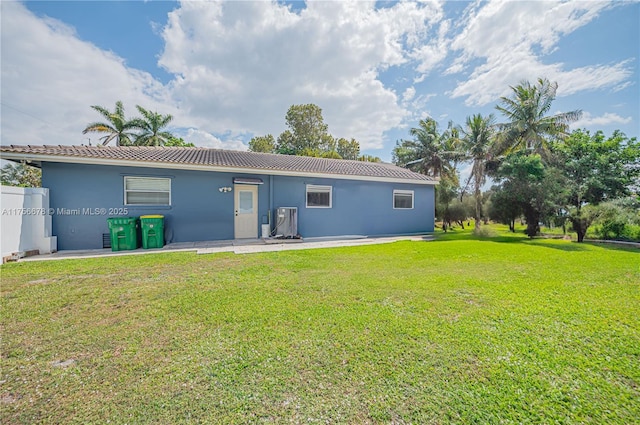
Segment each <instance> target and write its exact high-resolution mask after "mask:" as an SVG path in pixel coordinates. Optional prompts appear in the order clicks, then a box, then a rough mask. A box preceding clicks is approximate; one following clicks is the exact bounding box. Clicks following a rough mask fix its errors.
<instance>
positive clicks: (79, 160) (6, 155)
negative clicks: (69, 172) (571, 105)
mask: <svg viewBox="0 0 640 425" xmlns="http://www.w3.org/2000/svg"><path fill="white" fill-rule="evenodd" d="M2 159H7V160H14V161H26V162H34V163H37V162H40V163H42V162H62V163H69V164H88V165H110V166H120V167H143V168H162V169H173V170H191V171H208V172H223V173H246V174H266V175H274V176H289V177H315V178H330V179H341V180H358V181H376V182H385V183H403V184H418V185H426V186H434V185H437V184H438V181H435V180H418V179H416V180H414V179H405V178H394V177H377V176H361V175H349V174H332V173H313V172H303V171H288V170H279V169H269V168H250V167H228V166H216V165H201V164H185V163H175V162H150V161H136V160H128V159H107V158H89V157H76V156H64V155H47V154H34V153H22V152H2Z"/></svg>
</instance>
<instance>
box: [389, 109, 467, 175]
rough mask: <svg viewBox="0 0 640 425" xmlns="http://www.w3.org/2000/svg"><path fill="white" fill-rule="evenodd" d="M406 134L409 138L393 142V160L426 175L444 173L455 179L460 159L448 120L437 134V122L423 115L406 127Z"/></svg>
mask: <svg viewBox="0 0 640 425" xmlns="http://www.w3.org/2000/svg"><path fill="white" fill-rule="evenodd" d="M409 134H411V135H412V136H413V140H402V142H398V143H397V144H396V147H395V148H394V150H393V156H394V162H395V163H396V164H398V165H401V166H404V167H407V168H414V169H415V170H416V171H418V172H420V173H422V174H426V175H428V176H432V177H435V178H444V177H447V178H450V179H452V180H453V181H455V182H457V174H456V165H457V161H458V160H459V159H460V154H459V151H458V149H457V144H458V143H459V141H458V137H457V134H458V130H457V128H455V127H454V126H453V124H451V123H450V124H449V128H448V129H447V130H446V131H445V132H444V133H443V134H439V133H438V123H437V122H436V121H435V120H434V119H433V118H427V119H424V120H420V122H419V127H416V128H412V129H411V130H409Z"/></svg>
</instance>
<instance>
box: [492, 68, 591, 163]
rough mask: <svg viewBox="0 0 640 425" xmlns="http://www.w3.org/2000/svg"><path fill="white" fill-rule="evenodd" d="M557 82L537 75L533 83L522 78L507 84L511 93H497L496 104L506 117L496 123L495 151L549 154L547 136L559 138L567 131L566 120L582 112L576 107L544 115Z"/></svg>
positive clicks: (575, 118)
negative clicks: (501, 95) (514, 83)
mask: <svg viewBox="0 0 640 425" xmlns="http://www.w3.org/2000/svg"><path fill="white" fill-rule="evenodd" d="M557 89H558V84H557V83H555V82H554V83H552V82H550V81H549V80H547V79H546V78H544V79H543V78H539V79H538V82H537V84H535V85H532V84H531V83H529V82H528V81H522V82H521V83H520V84H519V85H517V86H515V87H511V90H513V94H512V97H510V98H507V97H501V98H500V103H501V105H498V106H496V109H497V110H498V111H500V112H501V113H502V114H503V115H505V116H506V118H507V119H508V120H509V121H508V122H507V123H505V124H499V125H498V128H499V130H500V138H499V144H498V146H497V148H498V151H499V153H510V152H514V151H520V150H527V151H530V152H533V153H537V154H540V155H541V156H542V157H543V158H549V146H548V143H549V139H551V138H558V139H562V138H564V137H566V136H567V135H568V134H569V124H570V123H571V122H573V121H576V120H577V119H579V118H580V116H581V115H582V111H580V110H576V111H571V112H564V113H559V114H555V115H547V114H548V112H549V110H550V109H551V104H552V102H553V101H554V100H555V98H556V91H557Z"/></svg>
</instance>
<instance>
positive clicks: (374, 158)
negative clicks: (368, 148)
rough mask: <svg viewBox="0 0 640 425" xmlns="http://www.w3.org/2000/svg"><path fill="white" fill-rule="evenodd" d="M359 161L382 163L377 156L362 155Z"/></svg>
mask: <svg viewBox="0 0 640 425" xmlns="http://www.w3.org/2000/svg"><path fill="white" fill-rule="evenodd" d="M358 161H362V162H382V160H381V159H380V158H378V157H377V156H373V155H366V154H365V155H360V156H359V157H358Z"/></svg>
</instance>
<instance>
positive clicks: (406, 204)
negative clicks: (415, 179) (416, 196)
mask: <svg viewBox="0 0 640 425" xmlns="http://www.w3.org/2000/svg"><path fill="white" fill-rule="evenodd" d="M393 209H394V210H411V209H413V190H394V191H393Z"/></svg>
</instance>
